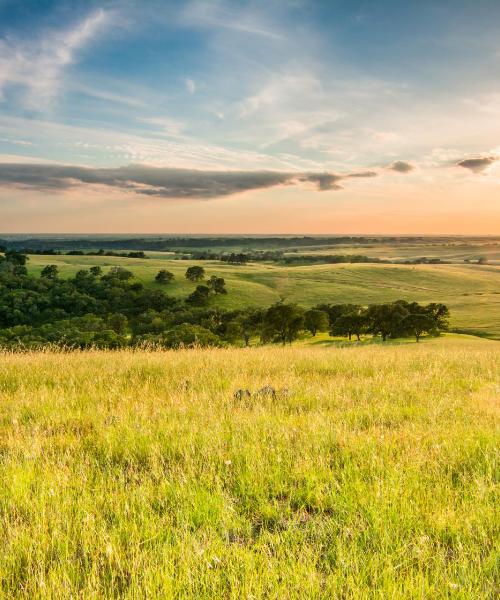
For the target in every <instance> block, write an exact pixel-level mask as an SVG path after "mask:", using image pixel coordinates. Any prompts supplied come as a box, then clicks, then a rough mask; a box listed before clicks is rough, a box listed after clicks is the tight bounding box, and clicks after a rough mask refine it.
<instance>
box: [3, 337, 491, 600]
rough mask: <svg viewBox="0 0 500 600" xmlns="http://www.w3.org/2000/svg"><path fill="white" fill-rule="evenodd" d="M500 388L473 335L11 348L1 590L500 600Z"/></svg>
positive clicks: (13, 594)
mask: <svg viewBox="0 0 500 600" xmlns="http://www.w3.org/2000/svg"><path fill="white" fill-rule="evenodd" d="M266 384H269V385H272V386H274V387H275V388H276V389H278V390H281V389H283V388H287V390H288V393H286V394H280V395H279V396H278V398H277V399H272V398H269V397H259V396H253V397H252V398H250V399H247V400H245V401H237V400H235V399H234V398H233V393H234V391H235V390H236V389H238V388H248V389H250V390H252V391H255V390H257V389H259V388H261V387H262V386H264V385H266ZM499 394H500V344H499V343H498V342H494V341H490V340H481V339H478V338H467V337H465V336H464V337H460V336H447V337H445V338H441V339H434V340H427V341H425V342H424V343H422V344H415V343H406V344H403V345H390V346H389V345H387V346H382V345H370V346H366V347H356V346H350V347H347V348H321V347H292V348H274V347H262V348H251V349H246V350H245V349H234V348H233V349H224V350H204V351H201V350H186V351H177V352H154V353H145V352H132V351H124V352H104V351H101V352H97V351H93V352H75V353H71V354H65V353H49V352H45V353H43V352H42V353H26V354H8V353H6V354H2V355H1V357H0V400H1V402H0V474H1V477H0V526H1V532H2V535H1V537H0V556H1V559H0V597H1V598H37V599H45V598H51V599H52V598H134V599H135V598H162V599H163V598H167V599H168V598H196V599H205V598H206V599H210V600H212V599H219V598H221V599H222V598H223V599H226V598H227V599H235V600H236V599H238V600H239V599H240V598H255V599H268V598H273V599H282V598H290V599H301V600H302V599H304V598H308V599H309V598H311V599H319V598H324V599H330V598H345V599H364V598H376V599H380V600H386V599H388V598H391V599H399V598H400V599H411V598H419V599H431V598H432V599H440V598H460V599H472V598H474V599H493V598H496V597H498V591H499V583H500V580H499V570H498V566H499V565H498V556H499V550H500V547H499V539H500V537H499V522H498V505H499V504H498V503H499V500H500V498H499V497H498V496H499V495H498V491H499V490H498V475H499V470H498V466H499V465H498V447H499V442H500V434H499V411H498V408H499V405H498V399H499Z"/></svg>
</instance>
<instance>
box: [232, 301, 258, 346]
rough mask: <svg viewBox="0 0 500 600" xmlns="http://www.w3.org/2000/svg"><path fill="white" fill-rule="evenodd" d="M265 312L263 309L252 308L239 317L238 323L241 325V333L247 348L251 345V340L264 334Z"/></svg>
mask: <svg viewBox="0 0 500 600" xmlns="http://www.w3.org/2000/svg"><path fill="white" fill-rule="evenodd" d="M264 316H265V311H264V310H262V309H261V308H254V309H252V308H250V309H247V310H246V311H244V312H243V313H242V314H241V315H240V316H239V317H238V319H237V320H238V322H239V323H240V325H241V332H242V336H243V341H244V342H245V346H248V345H249V343H250V338H251V337H252V336H254V335H259V334H260V333H261V332H262V328H263V324H264Z"/></svg>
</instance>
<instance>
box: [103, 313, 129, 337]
mask: <svg viewBox="0 0 500 600" xmlns="http://www.w3.org/2000/svg"><path fill="white" fill-rule="evenodd" d="M108 325H109V326H110V327H111V329H112V330H113V331H115V332H116V333H121V334H123V333H125V332H126V331H127V327H128V319H127V317H126V316H125V315H122V314H121V313H113V314H112V315H110V316H109V317H108Z"/></svg>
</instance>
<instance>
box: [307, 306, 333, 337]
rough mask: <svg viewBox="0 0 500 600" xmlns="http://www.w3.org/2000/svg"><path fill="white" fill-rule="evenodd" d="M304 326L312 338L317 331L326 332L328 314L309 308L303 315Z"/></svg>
mask: <svg viewBox="0 0 500 600" xmlns="http://www.w3.org/2000/svg"><path fill="white" fill-rule="evenodd" d="M304 326H305V328H306V329H307V330H308V331H310V332H311V334H312V335H313V336H315V335H316V333H317V332H318V331H328V326H329V318H328V313H326V312H325V311H323V310H318V309H316V308H311V309H310V310H307V311H306V312H305V313H304Z"/></svg>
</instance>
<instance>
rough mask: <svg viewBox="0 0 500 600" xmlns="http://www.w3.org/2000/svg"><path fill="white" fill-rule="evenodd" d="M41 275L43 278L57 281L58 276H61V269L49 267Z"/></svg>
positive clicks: (54, 266)
mask: <svg viewBox="0 0 500 600" xmlns="http://www.w3.org/2000/svg"><path fill="white" fill-rule="evenodd" d="M40 275H41V276H42V277H46V278H47V279H57V276H58V275H59V269H58V268H57V265H47V266H46V267H44V268H43V269H42V272H41V273H40Z"/></svg>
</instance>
